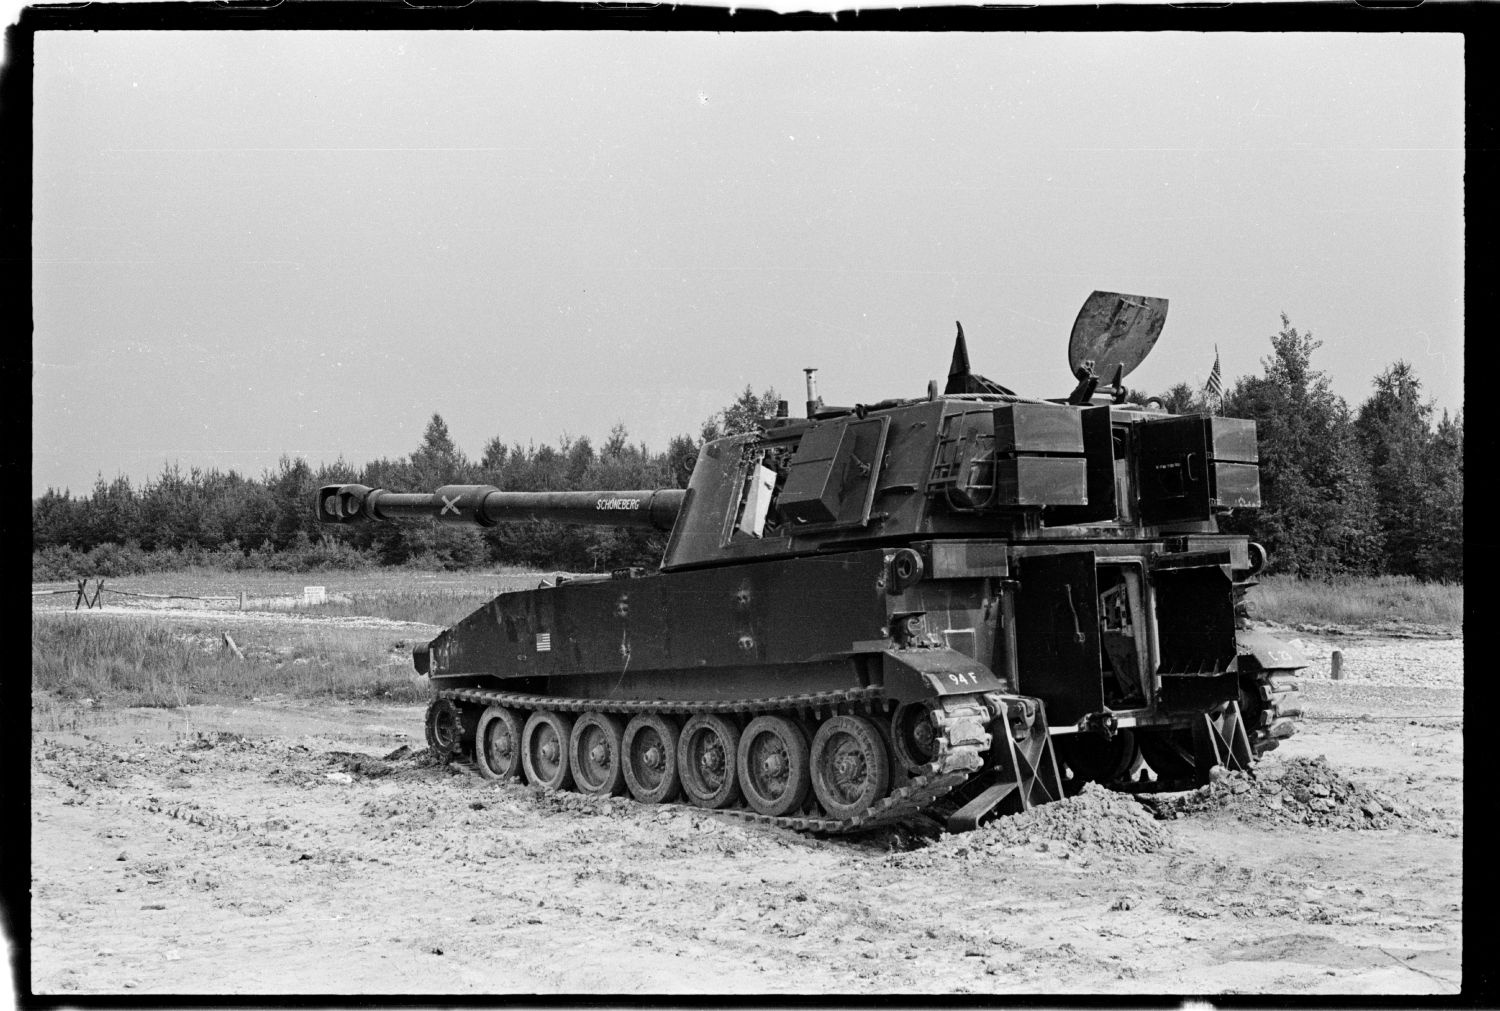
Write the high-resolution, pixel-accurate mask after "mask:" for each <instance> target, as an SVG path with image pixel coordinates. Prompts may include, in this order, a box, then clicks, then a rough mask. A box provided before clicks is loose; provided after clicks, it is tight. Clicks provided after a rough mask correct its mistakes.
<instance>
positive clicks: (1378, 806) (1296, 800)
mask: <svg viewBox="0 0 1500 1011" xmlns="http://www.w3.org/2000/svg"><path fill="white" fill-rule="evenodd" d="M1143 800H1144V801H1145V803H1147V804H1148V805H1150V806H1151V807H1152V808H1153V809H1155V811H1156V812H1157V817H1159V818H1167V819H1170V818H1180V817H1182V816H1184V815H1192V814H1200V813H1215V812H1222V813H1226V814H1230V815H1233V816H1235V817H1238V818H1239V819H1240V820H1242V821H1262V822H1263V821H1267V820H1271V821H1277V822H1284V823H1291V824H1301V825H1311V826H1314V827H1316V828H1335V829H1366V828H1391V827H1393V826H1395V825H1397V824H1399V823H1400V822H1401V821H1404V820H1408V819H1410V818H1411V817H1412V815H1413V812H1411V811H1410V810H1409V809H1407V808H1406V807H1404V806H1403V805H1401V804H1398V803H1397V802H1395V801H1394V800H1392V799H1391V798H1389V797H1387V796H1385V795H1384V794H1380V793H1377V792H1375V791H1373V790H1367V789H1365V788H1364V787H1362V786H1360V785H1358V784H1357V783H1353V782H1351V781H1350V780H1349V779H1347V778H1346V777H1344V776H1343V775H1341V774H1340V773H1339V772H1338V771H1337V770H1336V769H1334V768H1333V766H1331V765H1329V764H1328V759H1326V758H1325V757H1323V756H1322V755H1319V756H1318V757H1317V758H1294V759H1290V760H1287V761H1274V760H1266V761H1262V762H1261V763H1260V764H1259V765H1258V766H1256V767H1255V768H1254V769H1253V770H1251V771H1249V772H1230V773H1226V774H1224V775H1222V776H1220V777H1218V778H1217V779H1215V780H1214V782H1212V783H1209V784H1208V785H1207V786H1202V787H1199V788H1198V789H1196V790H1193V791H1191V792H1189V793H1185V794H1176V795H1171V796H1157V797H1149V798H1143Z"/></svg>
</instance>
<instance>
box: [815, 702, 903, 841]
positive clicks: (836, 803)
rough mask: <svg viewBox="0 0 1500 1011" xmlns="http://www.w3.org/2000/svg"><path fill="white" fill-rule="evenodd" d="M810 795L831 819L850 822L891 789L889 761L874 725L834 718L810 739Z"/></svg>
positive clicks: (862, 720)
mask: <svg viewBox="0 0 1500 1011" xmlns="http://www.w3.org/2000/svg"><path fill="white" fill-rule="evenodd" d="M809 765H810V766H811V773H812V788H813V793H815V794H816V795H817V798H818V802H819V803H820V804H822V805H823V810H824V811H826V812H827V813H828V816H829V817H830V818H853V817H855V816H856V815H860V814H863V813H864V812H865V811H868V810H869V809H870V805H872V804H874V803H875V802H876V801H878V800H879V799H880V798H881V797H884V796H885V794H886V791H887V790H889V789H890V786H891V758H890V754H889V753H888V752H887V751H886V747H885V741H884V740H882V739H881V737H880V731H879V730H877V729H876V728H875V724H873V723H871V722H870V721H869V720H867V719H865V718H864V717H863V716H834V717H831V718H830V719H828V720H827V721H826V722H824V724H823V725H822V726H821V727H819V728H818V732H817V733H816V734H815V735H813V740H812V751H811V761H810V762H809Z"/></svg>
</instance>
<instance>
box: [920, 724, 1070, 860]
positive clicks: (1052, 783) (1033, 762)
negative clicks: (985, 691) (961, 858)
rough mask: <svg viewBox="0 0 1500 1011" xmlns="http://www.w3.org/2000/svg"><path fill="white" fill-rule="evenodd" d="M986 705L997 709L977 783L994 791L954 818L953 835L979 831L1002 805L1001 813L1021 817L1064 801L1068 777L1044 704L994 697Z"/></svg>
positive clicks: (976, 798)
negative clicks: (1062, 772)
mask: <svg viewBox="0 0 1500 1011" xmlns="http://www.w3.org/2000/svg"><path fill="white" fill-rule="evenodd" d="M986 700H987V701H988V702H989V703H990V704H991V705H993V706H994V708H995V709H996V714H995V718H994V719H993V720H991V721H990V737H991V739H992V743H991V744H990V750H989V756H988V760H987V761H986V762H985V767H984V769H983V770H981V771H980V773H979V774H978V776H976V777H975V778H976V779H977V780H978V781H980V782H987V783H988V784H989V785H988V786H986V787H984V789H982V790H981V791H980V792H979V793H978V794H976V795H975V796H974V797H973V798H972V799H970V800H969V801H968V802H967V803H965V804H964V805H963V807H961V808H959V809H958V810H957V811H955V812H954V813H953V814H952V815H950V816H949V817H948V831H949V832H965V831H968V830H969V829H972V828H977V827H978V825H979V822H980V820H981V819H983V818H985V817H987V816H988V815H990V814H991V813H993V812H995V811H996V810H997V809H999V808H1000V807H1001V806H1002V805H1004V807H1005V810H1004V811H1003V812H1001V813H1004V814H1018V813H1020V812H1022V811H1029V810H1031V809H1032V808H1033V807H1035V806H1037V805H1038V804H1047V803H1050V802H1052V801H1055V800H1061V799H1062V795H1063V791H1062V776H1061V775H1060V774H1059V773H1058V769H1057V758H1056V757H1055V756H1054V755H1053V753H1052V735H1051V734H1050V733H1049V732H1048V730H1047V716H1046V713H1045V710H1044V707H1043V706H1042V703H1041V702H1040V701H1039V700H1037V699H1032V698H1022V697H1018V696H1015V695H989V696H986Z"/></svg>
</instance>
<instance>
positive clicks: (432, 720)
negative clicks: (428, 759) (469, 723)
mask: <svg viewBox="0 0 1500 1011" xmlns="http://www.w3.org/2000/svg"><path fill="white" fill-rule="evenodd" d="M425 723H426V731H427V747H429V748H431V749H432V754H433V756H434V757H435V758H437V759H438V760H439V761H443V762H451V761H453V759H455V758H457V757H459V755H461V754H462V753H463V750H464V725H463V716H462V715H461V714H460V712H459V709H458V705H457V704H456V703H455V702H454V701H453V700H452V699H433V700H432V704H431V705H429V706H428V707H427V718H426V721H425Z"/></svg>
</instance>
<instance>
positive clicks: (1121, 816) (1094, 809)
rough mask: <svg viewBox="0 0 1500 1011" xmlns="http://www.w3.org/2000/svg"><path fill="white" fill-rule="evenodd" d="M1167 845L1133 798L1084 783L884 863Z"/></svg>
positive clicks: (1166, 835) (1162, 831) (1166, 834)
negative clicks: (1021, 850) (1069, 793)
mask: <svg viewBox="0 0 1500 1011" xmlns="http://www.w3.org/2000/svg"><path fill="white" fill-rule="evenodd" d="M1172 842H1173V836H1172V832H1171V829H1170V828H1168V827H1167V826H1166V825H1163V824H1162V823H1161V822H1160V821H1158V820H1157V819H1156V818H1153V817H1152V815H1151V813H1150V812H1148V811H1147V810H1146V809H1145V808H1143V807H1142V806H1141V805H1140V803H1139V802H1138V801H1137V800H1135V798H1133V797H1131V796H1129V795H1128V794H1123V793H1115V792H1114V791H1112V790H1107V789H1105V788H1104V787H1102V786H1098V785H1095V784H1093V783H1088V784H1085V785H1084V787H1083V790H1082V791H1081V792H1079V794H1078V795H1077V796H1075V797H1068V798H1065V799H1063V800H1060V801H1057V802H1056V803H1053V804H1042V805H1041V806H1039V807H1034V808H1032V809H1031V810H1030V811H1026V812H1023V813H1021V814H1015V815H1008V816H1005V817H1001V818H996V819H995V820H994V821H992V822H990V823H989V824H987V825H984V826H981V827H980V828H979V829H977V830H976V831H973V832H965V833H962V834H959V835H947V836H944V837H943V838H941V839H939V840H938V841H937V842H935V843H933V844H932V845H931V846H929V847H927V848H925V849H922V850H917V851H915V852H912V853H899V854H895V855H893V856H891V857H890V858H889V861H890V862H891V863H893V864H895V865H897V866H905V865H907V864H913V865H921V864H926V863H928V862H930V861H931V860H933V859H941V858H959V859H969V860H974V859H985V858H988V857H990V856H994V855H997V854H999V853H1000V851H1002V850H1004V849H1007V848H1009V847H1013V846H1034V847H1036V848H1037V849H1041V850H1060V851H1061V852H1063V853H1068V852H1070V851H1071V850H1075V849H1077V850H1092V851H1094V852H1100V853H1155V852H1156V851H1157V850H1160V849H1164V848H1165V847H1167V846H1170V845H1171V844H1172Z"/></svg>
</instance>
